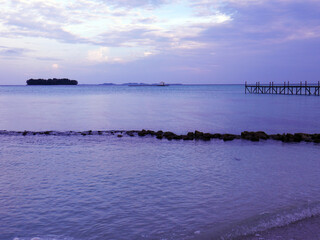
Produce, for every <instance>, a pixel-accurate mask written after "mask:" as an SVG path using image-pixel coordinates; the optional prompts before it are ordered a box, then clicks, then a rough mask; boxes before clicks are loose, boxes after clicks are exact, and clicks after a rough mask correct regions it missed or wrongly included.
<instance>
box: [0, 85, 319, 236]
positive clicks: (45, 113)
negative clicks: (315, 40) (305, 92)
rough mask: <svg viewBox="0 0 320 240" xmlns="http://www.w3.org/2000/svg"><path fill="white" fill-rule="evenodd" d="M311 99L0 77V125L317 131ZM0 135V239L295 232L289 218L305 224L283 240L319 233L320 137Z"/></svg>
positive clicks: (222, 89)
mask: <svg viewBox="0 0 320 240" xmlns="http://www.w3.org/2000/svg"><path fill="white" fill-rule="evenodd" d="M319 102H320V98H319V97H306V96H274V95H245V94H244V92H243V87H242V86H236V85H234V86H171V87H162V88H158V87H115V86H112V87H109V86H71V87H70V86H59V87H55V86H54V87H43V86H34V87H31V86H28V87H27V86H3V87H0V129H5V130H59V131H64V130H90V129H91V130H105V129H107V130H111V129H126V130H130V129H142V128H146V129H147V128H149V129H153V130H158V129H162V130H172V131H175V132H183V133H185V132H187V131H193V130H195V129H198V130H202V131H208V132H228V133H240V132H241V131H243V130H264V131H266V132H268V133H273V132H276V133H278V132H280V133H282V132H320V131H319V124H318V119H319V117H320V109H319V108H320V107H319V106H320V105H319ZM0 142H1V144H0V171H1V174H0V239H16V240H18V239H19V240H30V239H34V240H35V239H41V240H42V239H48V240H53V239H58V240H60V239H68V240H69V239H71V240H85V239H92V240H95V239H99V240H100V239H146V240H149V239H159V240H160V239H168V240H169V239H233V238H240V239H242V238H245V236H246V235H248V234H253V237H252V238H253V239H259V238H261V237H260V236H261V235H262V236H266V237H267V238H266V239H275V238H276V237H277V236H278V235H279V230H277V231H274V230H273V229H274V227H278V228H276V229H287V228H288V227H289V228H290V226H291V228H292V229H294V230H296V229H297V227H296V225H295V224H297V221H300V222H299V223H301V222H302V223H303V226H304V227H303V228H306V229H308V231H307V232H305V233H303V234H302V235H299V234H300V233H301V231H300V232H296V233H295V232H294V231H293V230H292V231H287V230H286V231H284V230H283V231H282V233H281V234H282V236H284V238H283V239H289V238H290V237H291V236H292V234H294V233H295V236H296V237H297V238H296V239H314V236H315V235H314V234H315V233H316V232H318V224H315V223H314V222H316V223H318V222H320V221H319V215H320V201H319V199H320V191H319V189H320V157H319V156H320V145H319V144H313V143H298V144H283V143H280V142H274V141H262V142H258V143H251V142H247V141H242V140H236V141H232V142H222V141H219V140H214V141H210V142H199V141H191V142H189V141H188V142H185V141H167V140H157V139H155V138H152V137H145V138H139V137H134V138H131V137H129V136H124V137H123V138H117V137H116V136H105V135H103V136H38V135H36V136H25V137H23V136H9V135H1V136H0ZM299 226H300V225H299ZM258 233H259V234H258ZM289 233H290V234H291V235H290V234H289ZM308 234H309V235H308ZM312 234H313V235H312ZM255 235H256V236H255ZM250 239H251V238H250Z"/></svg>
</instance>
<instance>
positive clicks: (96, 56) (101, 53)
mask: <svg viewBox="0 0 320 240" xmlns="http://www.w3.org/2000/svg"><path fill="white" fill-rule="evenodd" d="M108 53H109V49H108V48H107V47H102V48H99V49H97V50H91V51H89V52H88V60H89V61H92V62H108V61H109V57H108Z"/></svg>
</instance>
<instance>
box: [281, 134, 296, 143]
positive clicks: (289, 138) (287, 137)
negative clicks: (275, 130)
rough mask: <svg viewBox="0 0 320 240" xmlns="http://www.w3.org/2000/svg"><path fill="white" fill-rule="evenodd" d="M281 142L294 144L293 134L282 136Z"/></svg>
mask: <svg viewBox="0 0 320 240" xmlns="http://www.w3.org/2000/svg"><path fill="white" fill-rule="evenodd" d="M281 140H282V142H294V137H293V134H290V133H287V134H283V135H282V139H281Z"/></svg>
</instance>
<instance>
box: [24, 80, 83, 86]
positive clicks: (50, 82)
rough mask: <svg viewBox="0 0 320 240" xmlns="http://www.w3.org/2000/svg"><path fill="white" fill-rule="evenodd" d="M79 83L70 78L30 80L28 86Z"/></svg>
mask: <svg viewBox="0 0 320 240" xmlns="http://www.w3.org/2000/svg"><path fill="white" fill-rule="evenodd" d="M77 84H78V81H76V80H70V79H68V78H49V79H42V78H39V79H33V78H31V79H29V80H27V85H77Z"/></svg>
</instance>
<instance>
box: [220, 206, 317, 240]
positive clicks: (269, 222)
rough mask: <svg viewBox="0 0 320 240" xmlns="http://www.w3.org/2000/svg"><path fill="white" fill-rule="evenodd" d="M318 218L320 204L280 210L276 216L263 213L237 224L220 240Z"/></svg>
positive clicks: (221, 236)
mask: <svg viewBox="0 0 320 240" xmlns="http://www.w3.org/2000/svg"><path fill="white" fill-rule="evenodd" d="M314 217H320V202H319V203H315V204H307V205H306V206H303V207H299V208H295V209H286V210H282V211H280V212H278V213H276V214H270V213H264V214H261V215H260V216H258V217H254V218H251V219H247V220H245V221H244V222H241V223H238V224H237V226H235V227H233V228H232V230H231V231H229V232H228V233H225V234H222V235H220V239H222V240H226V239H235V238H241V237H246V236H251V235H255V234H257V233H261V232H265V231H268V230H271V229H274V228H281V227H285V226H288V225H291V224H294V223H296V222H299V221H304V220H308V219H311V218H314Z"/></svg>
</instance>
